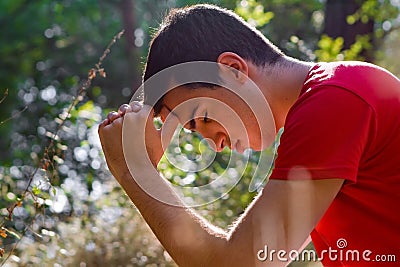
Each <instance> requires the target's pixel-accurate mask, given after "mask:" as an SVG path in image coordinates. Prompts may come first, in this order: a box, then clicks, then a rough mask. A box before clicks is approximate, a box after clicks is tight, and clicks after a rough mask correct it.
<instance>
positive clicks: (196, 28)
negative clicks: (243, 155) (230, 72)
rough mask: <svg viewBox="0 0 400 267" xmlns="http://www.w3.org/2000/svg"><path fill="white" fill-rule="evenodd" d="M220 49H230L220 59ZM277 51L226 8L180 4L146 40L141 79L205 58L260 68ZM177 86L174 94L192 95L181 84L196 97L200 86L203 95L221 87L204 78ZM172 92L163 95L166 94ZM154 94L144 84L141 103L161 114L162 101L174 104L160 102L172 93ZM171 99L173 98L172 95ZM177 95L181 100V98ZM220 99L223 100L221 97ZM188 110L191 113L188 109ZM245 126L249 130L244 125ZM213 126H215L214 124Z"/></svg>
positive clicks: (270, 62)
mask: <svg viewBox="0 0 400 267" xmlns="http://www.w3.org/2000/svg"><path fill="white" fill-rule="evenodd" d="M226 53H230V54H228V57H227V61H226V62H225V61H224V59H226V58H224V59H221V58H222V57H221V55H226ZM229 56H232V58H233V61H231V60H230V57H229ZM283 56H284V55H283V53H282V52H281V51H280V50H279V49H278V48H277V47H275V46H274V45H273V44H271V43H270V42H269V41H268V40H267V39H266V38H265V37H264V36H263V35H262V34H261V33H260V32H259V31H257V30H256V29H255V28H253V27H251V26H250V25H249V24H247V23H246V22H245V21H244V20H243V19H242V18H240V17H239V16H238V15H236V14H235V13H233V12H232V11H229V10H226V9H222V8H219V7H216V6H212V5H195V6H191V7H186V8H182V9H173V10H172V11H171V12H170V13H169V14H168V15H167V17H166V18H165V19H164V21H163V23H162V24H161V26H160V29H159V30H158V32H157V33H156V34H155V36H154V38H153V40H152V42H151V44H150V50H149V54H148V58H147V64H146V67H145V71H144V75H143V81H144V82H146V81H147V80H148V79H149V78H151V77H152V76H153V75H155V74H157V73H159V72H160V71H162V70H164V69H166V68H169V67H171V66H175V65H177V64H180V63H186V62H194V61H211V62H216V63H222V64H227V65H230V66H231V67H233V68H237V69H239V70H240V68H239V67H237V66H236V63H235V60H238V62H239V63H238V64H240V62H244V64H246V62H247V63H249V64H252V65H254V66H257V67H262V68H263V67H269V66H270V67H272V66H273V65H274V64H276V63H278V62H279V61H280V60H281V59H282V58H283ZM231 63H232V64H231ZM183 75H184V74H183ZM215 75H217V76H218V73H215ZM170 78H171V80H175V81H179V79H180V77H170ZM178 89H179V90H181V92H180V93H179V96H182V94H183V95H184V97H185V96H186V99H188V98H189V97H193V96H191V95H192V94H193V93H194V92H192V93H189V91H185V89H186V90H190V91H192V90H197V92H196V93H195V94H196V95H198V97H199V96H201V95H202V94H201V93H200V92H201V90H203V91H204V92H205V96H207V97H211V96H210V95H209V93H210V92H211V91H210V90H223V88H221V87H217V86H215V84H210V83H204V82H194V83H190V84H186V85H184V86H183V88H178ZM178 89H174V90H178ZM174 90H173V91H174ZM182 90H183V91H182ZM161 91H162V90H161ZM173 91H172V92H169V93H168V94H172V93H173ZM182 92H183V93H182ZM185 92H186V93H185ZM159 93H160V91H159V90H151V88H150V89H148V88H146V86H144V97H145V104H150V105H152V106H153V108H154V111H155V114H160V113H162V109H163V108H165V106H167V107H168V106H170V107H171V108H174V107H175V106H176V104H177V103H175V106H173V105H172V104H169V105H168V103H165V99H172V98H171V97H169V98H168V97H165V96H160V95H157V94H159ZM168 94H167V95H168ZM211 95H213V93H211ZM216 95H224V94H216ZM176 96H177V94H176ZM226 97H228V98H232V97H229V94H228V95H227V96H226ZM173 99H177V98H176V97H174V98H173ZM181 100H182V101H185V99H181ZM220 100H221V101H223V102H226V101H224V100H222V99H220ZM235 103H238V101H236V102H235V101H233V103H231V104H235ZM242 110H244V109H242ZM169 112H170V110H169ZM191 112H192V113H193V112H194V110H192V111H191ZM204 115H206V113H205V114H203V115H202V116H201V117H204ZM239 115H240V114H239ZM241 119H243V118H241ZM204 121H206V120H203V122H204ZM198 125H199V124H198ZM189 126H190V125H189ZM192 128H193V127H192ZM222 128H223V127H222ZM246 129H247V130H249V129H248V127H247V126H246ZM196 130H198V129H196ZM199 131H200V130H199ZM215 131H219V130H218V129H216V130H215ZM221 131H222V130H221ZM200 133H202V134H203V136H205V135H206V134H204V132H202V131H200ZM225 135H226V134H225ZM210 138H211V139H213V140H214V142H215V143H216V146H217V148H218V147H219V146H222V147H223V146H231V147H234V144H231V141H230V140H228V137H227V138H225V137H224V138H219V139H221V140H222V141H220V142H219V141H218V140H217V139H218V138H217V137H214V136H210ZM218 142H219V143H218ZM248 146H250V144H248V145H247V147H248Z"/></svg>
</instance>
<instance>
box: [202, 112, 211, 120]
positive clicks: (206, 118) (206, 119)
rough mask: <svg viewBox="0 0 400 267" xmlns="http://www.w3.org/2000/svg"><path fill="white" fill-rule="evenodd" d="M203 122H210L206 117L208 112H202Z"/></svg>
mask: <svg viewBox="0 0 400 267" xmlns="http://www.w3.org/2000/svg"><path fill="white" fill-rule="evenodd" d="M203 121H204V122H210V119H209V118H208V113H207V112H206V114H204V118H203Z"/></svg>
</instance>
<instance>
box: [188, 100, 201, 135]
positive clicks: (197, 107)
mask: <svg viewBox="0 0 400 267" xmlns="http://www.w3.org/2000/svg"><path fill="white" fill-rule="evenodd" d="M198 109H199V106H198V105H197V106H196V107H195V108H194V109H193V111H192V114H191V115H190V118H191V119H190V121H189V127H190V130H195V129H196V120H195V119H194V115H195V114H196V112H197V110H198Z"/></svg>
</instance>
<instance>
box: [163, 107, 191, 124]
mask: <svg viewBox="0 0 400 267" xmlns="http://www.w3.org/2000/svg"><path fill="white" fill-rule="evenodd" d="M163 106H164V107H165V108H166V109H167V110H168V111H169V112H171V113H172V114H173V115H174V116H175V117H177V118H179V117H178V115H177V114H176V113H175V112H174V111H173V110H172V109H170V108H169V107H168V106H167V105H165V104H164V105H163ZM198 109H199V106H198V105H197V106H196V107H195V108H194V109H193V111H192V114H191V115H190V118H191V119H190V120H189V130H195V129H196V121H195V119H194V115H195V114H196V112H197V110H198Z"/></svg>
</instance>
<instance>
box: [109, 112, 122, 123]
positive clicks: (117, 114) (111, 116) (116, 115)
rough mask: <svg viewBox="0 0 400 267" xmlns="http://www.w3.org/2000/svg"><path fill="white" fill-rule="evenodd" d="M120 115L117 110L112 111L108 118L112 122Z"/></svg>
mask: <svg viewBox="0 0 400 267" xmlns="http://www.w3.org/2000/svg"><path fill="white" fill-rule="evenodd" d="M119 117H120V115H119V113H118V112H116V111H111V112H109V113H108V115H107V119H108V120H109V121H110V123H112V122H113V121H114V120H115V119H118V118H119Z"/></svg>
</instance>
